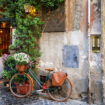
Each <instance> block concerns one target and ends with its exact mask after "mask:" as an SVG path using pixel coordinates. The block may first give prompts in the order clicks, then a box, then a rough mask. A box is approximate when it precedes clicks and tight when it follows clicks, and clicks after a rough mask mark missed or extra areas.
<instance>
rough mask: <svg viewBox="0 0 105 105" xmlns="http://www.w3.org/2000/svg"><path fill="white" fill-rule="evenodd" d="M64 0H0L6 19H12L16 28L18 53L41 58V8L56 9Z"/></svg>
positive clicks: (15, 43) (42, 22)
mask: <svg viewBox="0 0 105 105" xmlns="http://www.w3.org/2000/svg"><path fill="white" fill-rule="evenodd" d="M63 1H64V0H0V7H1V8H3V9H4V10H5V12H4V13H3V14H4V16H5V17H9V18H11V25H13V26H15V27H16V34H15V37H16V40H15V42H14V46H15V49H17V50H16V52H24V53H27V54H29V55H30V56H31V59H32V60H33V59H35V58H37V57H39V56H40V52H39V47H38V39H39V38H40V37H41V33H42V25H43V24H44V21H42V20H41V15H40V12H41V7H42V6H44V7H46V8H54V9H56V8H57V7H58V6H59V4H60V3H62V2H63Z"/></svg>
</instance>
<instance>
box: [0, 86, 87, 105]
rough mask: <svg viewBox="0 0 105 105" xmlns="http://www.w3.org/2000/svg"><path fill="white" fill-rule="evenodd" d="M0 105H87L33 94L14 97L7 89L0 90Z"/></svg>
mask: <svg viewBox="0 0 105 105" xmlns="http://www.w3.org/2000/svg"><path fill="white" fill-rule="evenodd" d="M0 105H88V104H87V103H86V102H81V101H76V100H68V101H67V102H56V101H53V100H51V99H49V98H48V96H45V94H44V95H42V94H40V95H38V94H36V93H33V94H32V95H31V96H29V97H27V98H16V97H14V96H13V95H12V94H11V93H10V91H9V89H8V88H0Z"/></svg>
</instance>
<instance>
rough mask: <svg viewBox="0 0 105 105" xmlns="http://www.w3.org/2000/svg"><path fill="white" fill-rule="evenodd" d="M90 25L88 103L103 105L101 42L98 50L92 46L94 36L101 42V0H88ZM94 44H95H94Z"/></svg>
mask: <svg viewBox="0 0 105 105" xmlns="http://www.w3.org/2000/svg"><path fill="white" fill-rule="evenodd" d="M89 5H90V6H89V7H90V15H89V16H90V17H89V18H90V25H89V26H90V27H89V33H88V36H89V99H90V101H89V102H90V103H93V104H97V105H103V101H102V96H103V95H102V94H103V93H102V89H103V86H102V75H103V74H102V63H101V49H102V47H101V43H100V44H99V47H100V51H98V52H95V51H94V50H93V49H92V47H93V43H94V41H93V40H94V39H93V37H94V36H96V37H97V36H98V37H100V42H101V1H100V0H92V1H90V4H89ZM95 46H96V45H95Z"/></svg>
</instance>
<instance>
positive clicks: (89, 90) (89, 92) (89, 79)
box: [88, 0, 91, 105]
mask: <svg viewBox="0 0 105 105" xmlns="http://www.w3.org/2000/svg"><path fill="white" fill-rule="evenodd" d="M88 46H89V47H88V58H89V59H88V64H89V68H88V69H89V70H88V82H89V87H88V97H89V100H88V102H89V104H90V105H91V77H90V0H88Z"/></svg>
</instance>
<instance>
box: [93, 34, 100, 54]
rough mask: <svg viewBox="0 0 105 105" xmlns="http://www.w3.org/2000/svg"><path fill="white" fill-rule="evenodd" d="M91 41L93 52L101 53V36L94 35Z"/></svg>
mask: <svg viewBox="0 0 105 105" xmlns="http://www.w3.org/2000/svg"><path fill="white" fill-rule="evenodd" d="M91 41H92V52H94V53H100V49H101V48H100V46H101V35H92V36H91Z"/></svg>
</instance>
